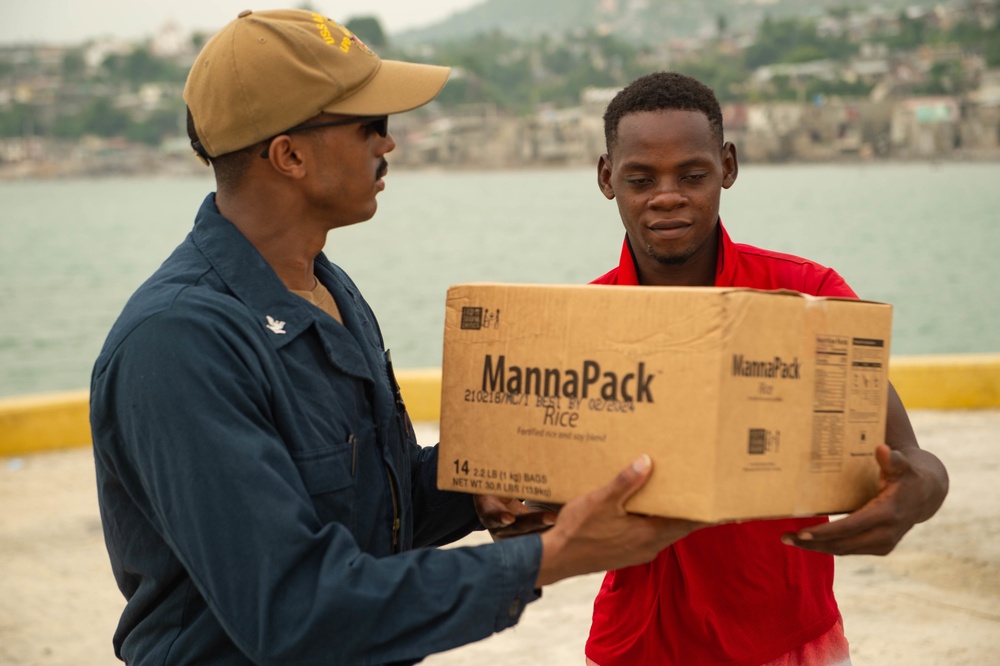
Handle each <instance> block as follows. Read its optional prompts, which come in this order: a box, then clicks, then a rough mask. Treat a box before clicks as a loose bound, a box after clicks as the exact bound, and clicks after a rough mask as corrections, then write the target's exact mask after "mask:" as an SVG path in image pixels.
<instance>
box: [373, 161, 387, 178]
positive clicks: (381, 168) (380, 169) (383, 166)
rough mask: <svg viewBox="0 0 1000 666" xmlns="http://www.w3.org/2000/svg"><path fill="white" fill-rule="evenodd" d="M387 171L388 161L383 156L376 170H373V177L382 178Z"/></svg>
mask: <svg viewBox="0 0 1000 666" xmlns="http://www.w3.org/2000/svg"><path fill="white" fill-rule="evenodd" d="M387 173H389V162H388V161H387V160H386V159H385V158H384V157H383V158H382V162H381V163H380V164H379V165H378V171H376V172H375V177H376V178H383V177H384V176H385V174H387Z"/></svg>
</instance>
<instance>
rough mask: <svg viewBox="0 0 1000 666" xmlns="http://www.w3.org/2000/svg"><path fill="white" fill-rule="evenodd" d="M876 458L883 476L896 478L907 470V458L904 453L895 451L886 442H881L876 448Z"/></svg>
mask: <svg viewBox="0 0 1000 666" xmlns="http://www.w3.org/2000/svg"><path fill="white" fill-rule="evenodd" d="M875 460H876V461H878V466H879V469H880V470H881V472H882V476H884V477H886V478H889V479H894V478H896V477H898V476H899V475H900V474H903V473H904V472H905V471H906V459H905V458H904V457H903V454H902V453H900V452H898V451H893V450H892V449H890V448H889V447H888V446H886V445H885V444H879V445H878V447H877V448H876V449H875Z"/></svg>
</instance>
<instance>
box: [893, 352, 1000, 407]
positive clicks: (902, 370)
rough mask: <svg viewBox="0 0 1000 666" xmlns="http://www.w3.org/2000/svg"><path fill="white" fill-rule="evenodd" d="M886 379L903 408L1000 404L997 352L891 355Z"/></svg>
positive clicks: (999, 374) (998, 359) (999, 369)
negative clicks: (897, 395)
mask: <svg viewBox="0 0 1000 666" xmlns="http://www.w3.org/2000/svg"><path fill="white" fill-rule="evenodd" d="M889 381H891V382H892V385H893V386H894V387H895V388H896V392H897V393H899V397H900V398H901V399H902V400H903V404H904V405H905V406H906V408H907V409H975V408H984V407H1000V354H942V355H939V356H898V357H897V356H893V357H892V358H891V359H890V360H889Z"/></svg>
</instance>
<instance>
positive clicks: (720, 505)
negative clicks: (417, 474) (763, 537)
mask: <svg viewBox="0 0 1000 666" xmlns="http://www.w3.org/2000/svg"><path fill="white" fill-rule="evenodd" d="M891 327H892V308H891V306H889V305H886V304H880V303H872V302H865V301H854V300H847V299H824V298H815V297H811V296H804V295H801V294H798V293H795V292H774V291H771V292H766V291H757V290H751V289H727V288H666V287H611V286H596V285H573V286H563V285H513V284H468V285H458V286H455V287H452V288H451V289H450V290H449V291H448V301H447V313H446V319H445V334H444V359H443V363H442V395H441V444H440V447H441V448H440V463H439V469H438V487H439V488H442V489H448V490H457V491H463V492H470V493H482V494H494V495H501V496H507V497H518V498H521V499H528V498H532V499H537V500H543V501H548V502H556V503H561V502H566V501H568V500H570V499H572V498H574V497H576V496H578V495H580V494H581V493H584V492H587V491H590V490H593V489H595V488H598V487H600V486H602V485H604V484H605V483H607V482H608V481H610V480H611V479H612V478H613V477H614V475H615V474H616V473H617V472H618V471H619V470H621V469H623V468H624V467H625V466H626V465H627V464H629V463H630V462H631V461H632V460H634V459H635V458H636V457H638V456H639V455H641V454H643V453H648V454H649V455H650V456H651V457H652V459H653V475H652V477H651V479H650V481H649V482H648V483H647V485H646V486H645V487H644V488H643V489H642V490H641V491H640V492H639V493H638V494H637V495H635V496H634V497H633V498H632V499H631V500H630V501H629V503H628V507H627V508H628V509H629V510H630V511H634V512H637V513H646V514H654V515H662V516H674V517H680V518H689V519H693V520H702V521H720V520H746V519H751V518H764V517H779V516H804V515H814V514H830V513H843V512H848V511H852V510H854V509H855V508H857V507H859V506H861V505H862V504H863V503H864V502H865V501H867V500H868V499H870V498H871V497H872V496H874V494H875V493H876V490H877V485H878V465H877V463H876V462H875V458H874V450H875V447H876V446H877V445H878V444H879V443H880V442H882V441H884V438H885V437H884V434H885V409H886V398H887V388H888V384H887V382H888V378H887V377H888V361H889V341H890V333H891Z"/></svg>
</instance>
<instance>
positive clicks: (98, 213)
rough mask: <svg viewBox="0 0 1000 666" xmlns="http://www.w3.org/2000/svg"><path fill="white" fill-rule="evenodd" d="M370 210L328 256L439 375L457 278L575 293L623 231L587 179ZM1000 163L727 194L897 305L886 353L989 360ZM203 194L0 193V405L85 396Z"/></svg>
mask: <svg viewBox="0 0 1000 666" xmlns="http://www.w3.org/2000/svg"><path fill="white" fill-rule="evenodd" d="M387 182H388V188H387V190H386V191H385V192H384V193H382V194H381V195H380V197H379V201H380V204H379V212H378V214H377V215H376V216H375V218H374V219H373V220H372V221H370V222H367V223H365V224H361V225H357V226H354V227H349V228H345V229H340V230H337V231H334V232H332V233H331V234H330V237H329V241H328V244H327V254H328V255H329V256H330V257H331V259H333V260H334V261H335V262H337V263H339V264H340V265H342V266H343V267H344V268H345V269H346V270H347V271H348V272H349V273H350V274H351V275H352V277H353V278H354V279H355V281H356V282H357V283H358V285H359V287H360V288H361V289H362V291H363V293H364V294H365V295H366V297H367V298H368V300H369V302H370V303H371V304H372V307H373V308H374V310H375V312H376V313H377V314H378V316H379V319H380V322H381V324H382V330H383V333H384V336H385V338H386V340H387V343H388V345H389V347H390V348H391V349H392V350H393V359H394V361H395V362H396V364H397V367H400V368H406V367H411V368H413V367H428V366H438V365H440V362H441V335H442V330H443V324H444V298H445V292H446V290H447V288H448V286H449V285H451V284H455V283H460V282H476V281H508V282H547V283H559V282H564V283H581V282H586V281H589V280H591V279H592V278H594V277H596V276H597V275H599V274H601V273H604V272H605V271H606V270H608V269H609V268H611V267H612V266H614V265H615V264H616V263H617V261H618V253H619V250H620V247H621V240H622V235H623V230H622V227H621V223H620V221H619V219H618V213H617V209H616V207H615V204H614V203H613V202H609V201H607V200H605V199H604V197H603V196H602V195H601V194H600V192H599V191H598V189H597V186H596V172H595V170H592V169H571V170H554V171H544V170H526V171H508V172H458V173H452V172H447V173H440V172H411V173H398V172H394V173H391V174H390V176H389V178H388V181H387ZM998 182H1000V165H997V164H938V165H934V164H890V165H886V164H877V165H866V166H856V165H851V166H846V165H831V166H802V165H790V166H758V165H745V166H744V167H743V168H742V170H741V172H740V176H739V179H738V181H737V183H736V185H735V186H734V187H733V188H732V189H731V190H729V191H727V192H724V193H723V195H722V218H723V220H724V221H725V223H726V226H727V228H728V229H729V231H730V233H731V234H732V236H733V238H734V239H735V240H737V241H739V242H746V243H751V244H754V245H759V246H762V247H766V248H769V249H774V250H780V251H783V252H789V253H792V254H799V255H802V256H806V257H809V258H811V259H814V260H816V261H819V262H821V263H824V264H827V265H830V266H833V267H834V268H836V269H837V270H838V271H839V272H840V273H841V274H842V275H843V276H844V277H845V278H846V279H847V281H848V282H849V283H850V284H851V285H852V286H853V287H854V289H855V291H857V292H858V293H859V294H860V295H861V296H862V297H863V298H869V299H872V300H879V301H885V302H889V303H892V304H893V305H894V306H895V315H894V340H893V353H894V354H930V353H963V352H996V351H1000V296H998V294H997V287H996V282H995V280H994V279H993V277H994V274H993V272H992V270H991V268H990V267H991V266H993V265H994V264H995V262H996V261H997V255H998V253H1000V223H998V222H1000V221H998V211H1000V188H998V187H997V184H998ZM213 185H214V182H213V181H212V179H211V178H210V177H209V176H206V177H205V178H172V179H164V178H141V177H137V178H130V179H119V180H74V181H36V182H8V183H0V312H2V313H3V320H4V324H3V325H2V327H0V395H18V394H26V393H35V392H43V391H54V390H64V389H77V388H84V387H86V386H87V385H88V383H89V375H90V368H91V366H92V364H93V361H94V359H95V357H96V356H97V353H98V351H99V350H100V346H101V344H102V342H103V339H104V336H105V335H106V333H107V330H108V329H109V327H110V326H111V324H112V323H113V321H114V319H115V317H116V316H117V314H118V312H119V311H120V309H121V307H122V306H123V305H124V303H125V300H126V299H127V298H128V296H129V295H130V294H131V293H132V291H133V290H134V289H135V288H136V287H137V286H138V285H139V284H140V283H141V282H142V281H143V280H144V279H145V278H146V277H147V276H148V275H149V273H151V272H152V271H153V270H155V268H156V267H157V266H158V265H159V263H160V262H161V261H162V260H163V259H164V258H165V257H166V256H167V254H168V253H169V252H170V251H171V250H172V249H173V247H174V246H175V245H176V244H177V243H178V242H180V241H181V239H182V238H183V237H184V235H185V234H186V233H187V231H188V230H189V229H190V226H191V223H192V220H193V217H194V213H195V212H196V210H197V208H198V206H199V204H200V203H201V200H202V198H203V196H204V195H205V194H206V193H207V192H209V191H210V190H211V189H212V188H213Z"/></svg>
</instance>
